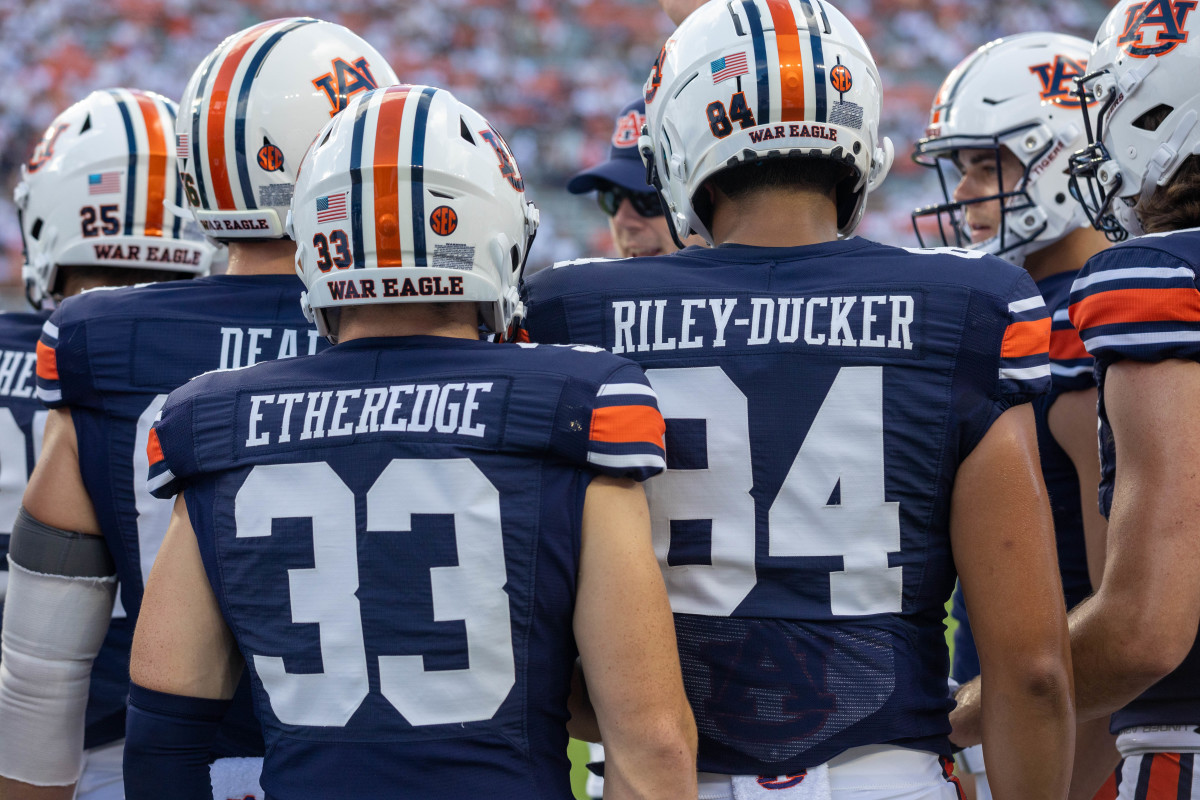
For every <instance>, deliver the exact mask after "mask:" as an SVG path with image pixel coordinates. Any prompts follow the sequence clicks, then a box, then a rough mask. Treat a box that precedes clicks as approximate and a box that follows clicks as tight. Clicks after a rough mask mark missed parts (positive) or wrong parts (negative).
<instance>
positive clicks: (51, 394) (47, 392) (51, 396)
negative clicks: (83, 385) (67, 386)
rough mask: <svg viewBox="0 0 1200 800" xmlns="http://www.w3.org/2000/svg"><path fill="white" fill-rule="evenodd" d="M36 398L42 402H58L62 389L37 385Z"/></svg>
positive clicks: (60, 399)
mask: <svg viewBox="0 0 1200 800" xmlns="http://www.w3.org/2000/svg"><path fill="white" fill-rule="evenodd" d="M37 399H38V400H41V401H42V402H43V403H58V402H61V401H62V389H43V388H42V387H40V386H39V387H38V390H37Z"/></svg>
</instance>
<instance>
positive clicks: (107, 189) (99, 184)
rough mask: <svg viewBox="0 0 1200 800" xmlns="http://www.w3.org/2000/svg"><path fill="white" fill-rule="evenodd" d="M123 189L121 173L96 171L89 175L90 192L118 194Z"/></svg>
mask: <svg viewBox="0 0 1200 800" xmlns="http://www.w3.org/2000/svg"><path fill="white" fill-rule="evenodd" d="M119 191H121V173H120V171H117V172H94V173H92V174H91V175H88V194H116V193H117V192H119Z"/></svg>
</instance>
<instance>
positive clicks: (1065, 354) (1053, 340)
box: [1050, 328, 1089, 361]
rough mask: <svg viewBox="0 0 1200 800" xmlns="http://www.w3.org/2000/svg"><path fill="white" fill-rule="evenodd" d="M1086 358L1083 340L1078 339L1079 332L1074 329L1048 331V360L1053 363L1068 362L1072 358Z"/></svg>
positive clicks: (1087, 355) (1086, 352)
mask: <svg viewBox="0 0 1200 800" xmlns="http://www.w3.org/2000/svg"><path fill="white" fill-rule="evenodd" d="M1088 357H1089V354H1088V351H1087V348H1086V347H1084V346H1083V339H1080V338H1079V331H1077V330H1075V329H1074V328H1063V329H1061V330H1057V331H1050V358H1052V359H1054V360H1055V361H1070V360H1071V359H1074V358H1088Z"/></svg>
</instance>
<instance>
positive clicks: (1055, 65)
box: [1029, 54, 1096, 108]
mask: <svg viewBox="0 0 1200 800" xmlns="http://www.w3.org/2000/svg"><path fill="white" fill-rule="evenodd" d="M1029 71H1030V72H1032V73H1033V74H1034V75H1037V76H1038V80H1039V81H1041V82H1042V90H1041V91H1040V92H1039V93H1038V97H1040V98H1042V99H1043V100H1049V101H1050V102H1051V103H1054V104H1055V105H1056V106H1062V107H1064V108H1079V98H1078V97H1075V96H1074V95H1073V94H1072V92H1074V91H1075V79H1076V78H1078V77H1081V76H1082V75H1084V74H1086V73H1087V61H1086V60H1082V61H1081V60H1076V59H1074V58H1071V57H1070V56H1064V55H1062V54H1058V55H1055V56H1054V60H1053V61H1051V62H1049V63H1047V64H1035V65H1034V66H1032V67H1030V68H1029ZM1095 102H1096V101H1095V100H1094V99H1093V100H1092V101H1091V102H1089V103H1088V105H1092V103H1095Z"/></svg>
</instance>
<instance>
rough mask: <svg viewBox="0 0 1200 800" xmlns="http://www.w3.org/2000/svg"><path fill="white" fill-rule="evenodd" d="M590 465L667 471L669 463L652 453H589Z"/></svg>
mask: <svg viewBox="0 0 1200 800" xmlns="http://www.w3.org/2000/svg"><path fill="white" fill-rule="evenodd" d="M588 463H589V464H596V465H597V466H601V467H617V468H621V467H652V468H655V469H666V468H667V462H666V460H665V459H664V458H663V457H662V456H656V455H652V454H650V453H629V454H627V455H617V456H614V455H610V454H608V453H588Z"/></svg>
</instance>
